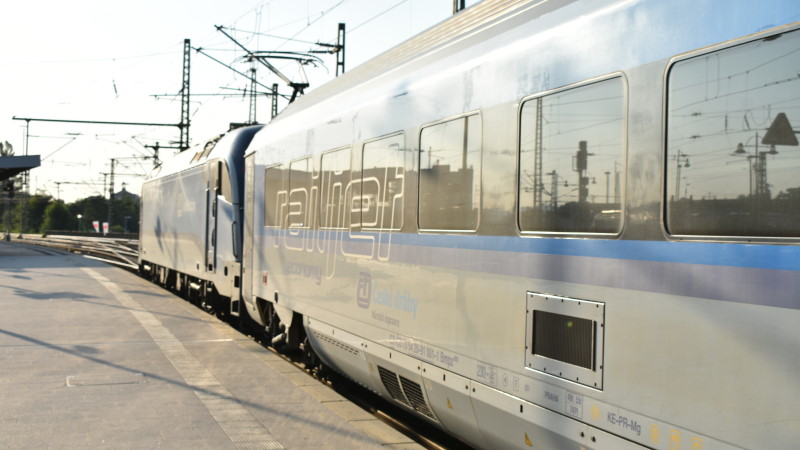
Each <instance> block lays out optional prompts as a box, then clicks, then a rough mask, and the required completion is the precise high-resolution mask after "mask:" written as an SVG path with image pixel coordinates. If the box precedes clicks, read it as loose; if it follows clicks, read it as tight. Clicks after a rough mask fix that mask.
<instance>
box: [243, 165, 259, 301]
mask: <svg viewBox="0 0 800 450" xmlns="http://www.w3.org/2000/svg"><path fill="white" fill-rule="evenodd" d="M255 167H256V157H255V153H251V154H250V155H249V156H247V157H246V158H245V160H244V211H243V215H244V239H243V245H242V298H243V299H244V301H245V302H249V301H250V300H251V296H252V292H253V285H252V283H253V232H254V229H253V226H254V223H253V221H254V219H255V216H254V214H255Z"/></svg>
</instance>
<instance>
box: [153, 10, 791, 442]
mask: <svg viewBox="0 0 800 450" xmlns="http://www.w3.org/2000/svg"><path fill="white" fill-rule="evenodd" d="M798 74H800V3H797V2H795V1H790V0H765V1H763V2H739V1H736V2H728V1H719V0H706V1H702V2H696V1H690V0H674V1H670V2H661V1H651V0H582V1H573V0H549V1H540V0H523V1H511V0H484V1H482V2H480V3H477V4H476V5H474V6H472V7H470V8H467V9H465V10H463V11H461V12H459V13H458V14H455V15H454V16H453V17H451V18H449V19H447V20H445V21H443V22H442V23H440V24H439V25H436V26H434V27H432V28H430V29H428V30H427V31H424V32H422V33H421V34H419V35H417V36H415V37H412V38H411V39H409V40H408V41H406V42H404V43H402V44H400V45H398V46H397V47H395V48H393V49H390V50H389V51H387V52H386V53H383V54H381V55H379V56H378V57H376V58H374V59H373V60H371V61H369V62H366V63H364V64H362V65H361V66H359V67H357V68H355V69H354V70H351V71H350V72H348V73H346V74H344V75H342V76H340V77H338V78H336V79H335V80H333V81H331V82H329V83H327V84H326V85H323V86H321V87H320V88H318V89H316V90H314V91H312V92H309V93H308V94H307V95H305V96H302V97H300V98H299V99H298V100H296V101H295V102H293V103H292V104H290V105H289V106H288V107H287V108H286V109H285V110H284V111H282V112H281V113H280V114H279V115H278V116H277V117H275V118H274V119H273V120H272V121H271V122H270V123H268V124H266V125H263V126H259V127H247V128H242V129H238V130H234V131H231V132H230V133H228V134H226V135H225V136H224V137H222V138H220V139H218V140H215V141H212V142H211V143H209V144H208V145H206V146H204V147H198V148H197V149H195V150H193V151H189V152H184V153H183V154H180V155H178V156H177V157H176V160H175V161H173V162H171V163H169V164H170V165H169V166H168V165H167V164H166V163H165V165H164V168H162V169H161V171H160V172H158V171H156V172H155V173H154V174H153V175H151V177H150V178H149V179H148V180H147V181H146V182H145V184H144V187H143V191H142V218H141V230H142V231H141V244H140V245H141V253H140V270H141V271H142V272H143V273H144V274H145V275H147V276H149V277H151V278H152V279H154V280H155V281H157V282H159V283H161V284H163V285H165V286H167V287H170V288H172V289H175V290H178V291H182V292H185V293H187V294H188V295H190V296H194V298H197V299H198V300H199V301H200V302H201V304H203V305H209V306H208V307H209V308H210V309H215V310H218V311H221V312H223V313H225V314H228V315H230V316H231V317H233V318H238V320H240V321H242V323H247V324H249V325H250V326H252V327H253V328H255V329H258V330H260V331H261V332H262V333H263V334H264V335H265V336H266V337H267V339H268V342H271V343H272V345H275V346H276V347H284V348H294V349H302V350H303V351H304V352H306V353H307V355H308V358H309V361H314V363H315V364H320V365H324V366H325V367H327V368H330V369H333V370H335V371H337V372H340V373H341V374H343V375H345V376H347V377H349V378H350V379H352V380H354V381H356V382H357V383H359V384H361V385H363V386H364V387H366V388H367V389H369V390H371V391H373V392H375V393H377V394H379V395H380V396H382V397H384V398H386V399H388V400H389V401H391V402H393V403H395V404H397V405H399V406H400V407H402V408H405V409H407V410H409V411H411V412H413V413H415V414H417V415H418V416H419V417H421V418H423V420H426V421H428V422H430V423H432V424H434V425H436V426H439V427H441V428H442V429H443V430H445V431H447V432H449V433H451V434H452V435H454V436H456V437H458V438H459V439H461V440H463V441H464V442H466V443H469V444H470V445H472V446H474V447H476V448H502V449H505V448H522V449H525V448H550V449H566V448H575V449H584V448H598V449H621V448H654V449H669V450H675V449H686V450H699V449H728V448H776V449H777V448H793V447H796V446H797V443H798V442H800V413H798V405H800V351H798V344H800V327H798V326H797V323H800V225H798V224H800V181H798V180H800V178H799V177H798V176H797V174H798V172H799V171H800V149H799V148H798V140H797V134H798V132H800V128H799V127H800V95H799V94H798V92H800V89H799V88H798V85H800V76H798ZM223 163H224V164H223ZM225 174H227V175H225ZM181 177H183V179H185V180H186V181H187V184H186V185H182V184H181V182H180V181H179V180H180V179H181ZM191 177H194V178H193V179H194V181H192V182H191V186H189V184H188V180H189V178H191ZM222 179H225V180H227V181H225V182H224V183H222V185H224V184H225V183H227V182H230V183H231V187H230V188H227V191H226V188H223V187H220V186H221V185H220V180H222ZM229 195H230V196H229ZM184 216H185V217H184ZM252 376H253V377H258V376H259V375H258V374H257V373H254V374H252Z"/></svg>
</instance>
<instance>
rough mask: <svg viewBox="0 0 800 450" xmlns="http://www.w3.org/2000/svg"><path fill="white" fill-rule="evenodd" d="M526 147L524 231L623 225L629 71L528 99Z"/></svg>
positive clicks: (604, 229)
mask: <svg viewBox="0 0 800 450" xmlns="http://www.w3.org/2000/svg"><path fill="white" fill-rule="evenodd" d="M519 150H520V154H519V180H518V186H519V227H520V230H521V231H523V232H526V231H527V232H556V233H617V232H619V231H620V229H621V227H622V186H621V183H622V181H621V179H620V178H621V177H620V175H621V172H622V168H623V164H622V163H623V159H624V155H625V82H624V80H623V78H622V77H619V76H617V77H614V78H609V79H605V80H602V81H598V82H593V83H590V84H584V85H581V86H579V87H573V88H568V89H564V90H560V91H557V92H554V93H550V94H547V95H544V96H540V97H535V98H531V99H529V100H527V101H525V102H524V103H523V105H522V109H521V113H520V149H519Z"/></svg>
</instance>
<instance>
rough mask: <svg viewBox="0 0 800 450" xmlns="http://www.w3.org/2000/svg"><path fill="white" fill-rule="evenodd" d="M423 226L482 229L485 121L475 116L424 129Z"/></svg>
mask: <svg viewBox="0 0 800 450" xmlns="http://www.w3.org/2000/svg"><path fill="white" fill-rule="evenodd" d="M419 148H420V151H419V168H420V170H419V227H420V229H423V230H448V231H473V230H477V229H478V218H479V211H480V205H481V121H480V116H479V115H477V114H473V115H470V116H466V117H460V118H458V119H455V120H449V121H447V122H441V123H437V124H434V125H431V126H428V127H425V128H423V129H422V132H421V134H420V140H419Z"/></svg>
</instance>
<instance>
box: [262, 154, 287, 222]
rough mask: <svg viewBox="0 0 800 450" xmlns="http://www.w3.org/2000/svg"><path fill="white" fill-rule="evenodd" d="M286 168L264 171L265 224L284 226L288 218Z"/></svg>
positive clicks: (275, 167) (271, 168)
mask: <svg viewBox="0 0 800 450" xmlns="http://www.w3.org/2000/svg"><path fill="white" fill-rule="evenodd" d="M285 172H286V171H285V170H284V169H283V166H274V167H268V168H267V169H266V170H265V171H264V226H266V227H282V226H284V224H285V218H286V190H285V188H284V176H285Z"/></svg>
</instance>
